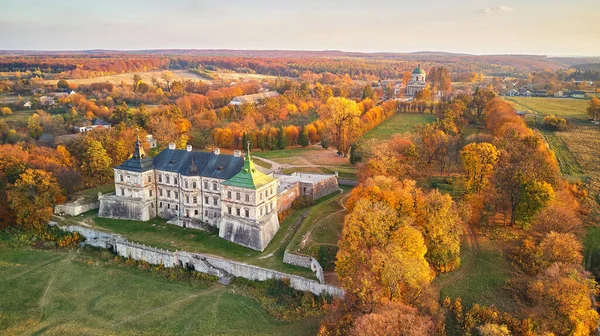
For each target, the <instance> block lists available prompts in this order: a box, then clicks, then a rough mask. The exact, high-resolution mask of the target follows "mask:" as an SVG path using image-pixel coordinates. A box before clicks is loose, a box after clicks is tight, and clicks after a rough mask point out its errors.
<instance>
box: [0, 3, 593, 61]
mask: <svg viewBox="0 0 600 336" xmlns="http://www.w3.org/2000/svg"><path fill="white" fill-rule="evenodd" d="M171 48H173V49H175V48H186V49H187V48H194V49H217V48H218V49H221V48H227V49H298V50H344V51H364V52H376V51H389V52H411V51H425V50H427V51H447V52H465V53H475V54H495V53H519V54H547V55H594V56H600V0H570V1H558V0H520V1H516V0H410V1H405V0H345V1H343V0H303V1H295V0H287V1H286V0H278V1H277V0H248V1H241V0H213V1H207V0H138V1H134V0H101V1H96V0H92V1H88V0H85V1H84V0H80V1H74V0H53V1H48V0H0V49H36V50H84V49H123V50H132V49H171Z"/></svg>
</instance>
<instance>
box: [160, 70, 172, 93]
mask: <svg viewBox="0 0 600 336" xmlns="http://www.w3.org/2000/svg"><path fill="white" fill-rule="evenodd" d="M160 78H162V80H163V81H165V88H166V89H167V91H171V82H172V81H173V73H172V72H171V71H169V70H165V71H163V72H161V73H160Z"/></svg>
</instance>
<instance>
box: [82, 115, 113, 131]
mask: <svg viewBox="0 0 600 336" xmlns="http://www.w3.org/2000/svg"><path fill="white" fill-rule="evenodd" d="M111 127H112V125H111V123H109V122H108V121H105V120H102V119H100V118H94V119H92V121H91V122H90V121H84V122H81V123H79V124H78V125H75V126H73V130H74V131H75V133H86V132H89V131H91V130H93V129H96V128H111Z"/></svg>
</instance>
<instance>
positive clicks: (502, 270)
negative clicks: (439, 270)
mask: <svg viewBox="0 0 600 336" xmlns="http://www.w3.org/2000/svg"><path fill="white" fill-rule="evenodd" d="M464 238H465V239H464V240H463V242H462V243H461V268H459V269H458V270H456V271H454V272H450V273H447V274H442V275H438V277H437V278H436V279H435V280H434V282H433V284H434V285H435V286H437V287H441V288H440V298H442V299H443V298H445V297H446V296H449V297H450V298H451V299H453V300H454V299H456V298H458V297H460V298H461V299H462V303H463V307H465V309H470V308H471V306H472V305H473V304H475V303H479V304H483V305H486V306H490V305H494V306H496V308H498V309H500V310H501V311H506V312H511V313H514V312H517V311H518V307H517V306H516V305H515V302H514V299H513V297H512V295H511V294H510V293H509V292H508V291H507V290H506V289H505V288H504V285H505V283H506V280H507V279H508V278H509V276H510V272H511V265H510V264H509V262H508V261H507V260H506V259H505V258H504V257H503V256H502V254H501V252H500V250H499V249H498V247H497V246H496V244H495V242H493V241H490V240H488V239H487V238H484V237H481V236H479V238H478V239H479V242H478V244H475V245H471V244H470V243H469V241H468V239H467V236H465V237H464Z"/></svg>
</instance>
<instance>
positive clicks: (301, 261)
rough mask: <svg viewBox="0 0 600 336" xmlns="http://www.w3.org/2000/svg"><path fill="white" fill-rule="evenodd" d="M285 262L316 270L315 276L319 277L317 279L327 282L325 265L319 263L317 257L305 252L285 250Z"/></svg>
mask: <svg viewBox="0 0 600 336" xmlns="http://www.w3.org/2000/svg"><path fill="white" fill-rule="evenodd" d="M283 262H284V263H286V264H290V265H294V266H298V267H304V268H308V269H309V270H311V271H313V272H315V276H316V277H317V279H319V282H320V283H322V284H324V283H325V274H324V273H323V267H321V264H319V262H318V261H317V259H315V258H313V257H310V256H306V255H303V254H296V253H292V252H288V251H285V252H284V253H283Z"/></svg>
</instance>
